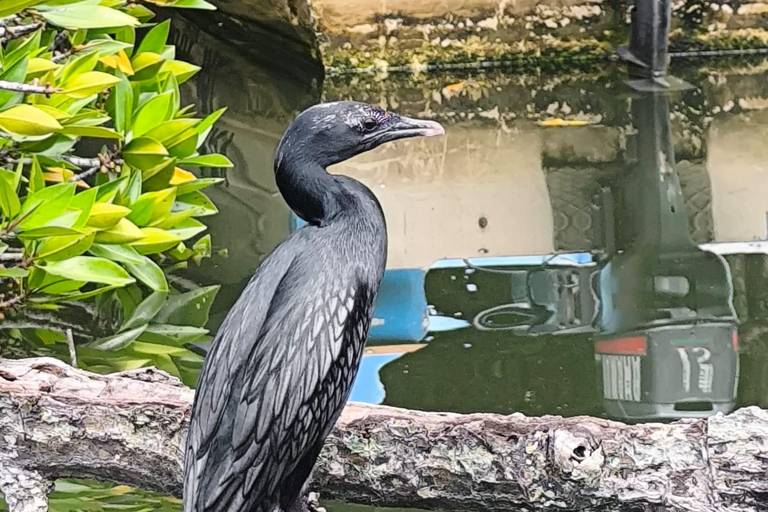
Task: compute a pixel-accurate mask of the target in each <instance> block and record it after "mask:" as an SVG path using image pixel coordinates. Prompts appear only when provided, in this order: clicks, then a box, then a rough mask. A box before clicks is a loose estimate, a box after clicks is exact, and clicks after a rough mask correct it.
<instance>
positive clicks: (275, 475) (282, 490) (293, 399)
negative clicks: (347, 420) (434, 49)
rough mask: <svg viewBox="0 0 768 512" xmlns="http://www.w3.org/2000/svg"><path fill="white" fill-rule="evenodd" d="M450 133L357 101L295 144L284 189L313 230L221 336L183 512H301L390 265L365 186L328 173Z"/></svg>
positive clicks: (313, 122)
mask: <svg viewBox="0 0 768 512" xmlns="http://www.w3.org/2000/svg"><path fill="white" fill-rule="evenodd" d="M442 133H443V128H442V126H440V125H439V124H438V123H435V122H432V121H423V120H416V119H409V118H407V117H403V116H400V115H397V114H395V113H392V112H387V111H384V110H382V109H380V108H378V107H375V106H371V105H367V104H364V103H356V102H337V103H327V104H321V105H316V106H314V107H311V108H309V109H307V110H305V111H304V112H302V113H301V114H300V115H299V116H298V117H297V118H296V120H295V121H294V122H293V124H292V125H291V126H290V127H289V128H288V130H287V131H286V133H285V134H284V135H283V138H282V140H281V141H280V145H279V146H278V148H277V155H276V157H275V178H276V181H277V186H278V188H279V189H280V193H281V194H282V196H283V198H284V199H285V201H286V202H287V203H288V205H289V206H290V207H291V209H293V211H294V212H296V214H297V215H298V216H299V217H301V218H302V219H304V220H305V221H306V222H307V223H308V224H307V225H306V226H305V227H303V228H301V229H299V230H297V231H295V232H294V233H292V234H291V235H290V236H289V237H288V238H287V239H286V240H285V241H284V242H282V243H281V244H280V245H278V246H277V248H275V249H274V251H272V253H270V254H269V255H268V256H267V258H266V259H265V260H264V261H263V262H262V264H261V265H260V267H259V268H258V269H257V271H256V273H255V275H254V276H253V278H252V279H251V280H250V282H249V283H248V285H247V287H246V288H245V290H244V291H243V293H242V295H241V296H240V298H239V299H238V300H237V302H236V303H235V305H234V307H233V308H232V310H231V311H230V312H229V314H228V315H227V318H226V319H225V320H224V323H223V324H222V325H221V328H220V329H219V331H218V333H217V335H216V338H215V339H214V341H213V345H212V347H211V350H210V351H209V352H208V355H207V357H206V360H205V363H204V365H203V369H202V372H201V374H200V378H199V381H198V386H197V393H196V395H195V402H194V405H193V409H192V417H191V421H190V428H189V434H188V441H187V451H186V459H185V468H184V473H185V474H184V512H299V511H304V510H306V509H307V503H306V499H305V497H304V495H305V493H306V489H305V485H306V483H307V482H308V480H309V477H310V473H311V470H312V468H313V466H314V464H315V461H316V460H317V456H318V455H319V453H320V449H321V448H322V446H323V441H324V440H325V438H326V437H327V436H328V434H330V432H331V429H332V428H333V425H334V423H335V422H336V420H337V419H338V417H339V414H340V413H341V410H342V409H343V407H344V404H345V402H346V400H347V398H348V396H349V392H350V388H351V386H352V381H353V380H354V378H355V375H356V374H357V370H358V367H359V364H360V358H361V356H362V351H363V345H364V344H365V340H366V338H367V337H368V328H369V326H370V323H371V317H372V316H373V308H374V304H375V302H376V297H377V294H378V291H379V285H380V283H381V279H382V276H383V274H384V264H385V261H386V253H387V233H386V225H385V221H384V214H383V212H382V210H381V206H380V205H379V202H378V201H377V200H376V197H375V196H374V195H373V193H372V192H371V191H370V190H369V189H368V188H367V187H366V186H365V185H363V184H362V183H360V182H358V181H356V180H354V179H352V178H349V177H346V176H335V175H331V174H328V173H327V172H326V168H327V167H329V166H331V165H333V164H336V163H339V162H342V161H344V160H346V159H348V158H351V157H353V156H355V155H357V154H359V153H362V152H364V151H368V150H370V149H373V148H375V147H377V146H379V145H380V144H383V143H385V142H389V141H393V140H397V139H403V138H406V137H416V136H432V135H440V134H442Z"/></svg>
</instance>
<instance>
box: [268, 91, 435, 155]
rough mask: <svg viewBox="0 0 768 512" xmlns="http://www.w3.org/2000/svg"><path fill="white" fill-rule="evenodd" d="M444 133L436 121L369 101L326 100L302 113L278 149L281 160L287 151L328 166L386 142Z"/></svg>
mask: <svg viewBox="0 0 768 512" xmlns="http://www.w3.org/2000/svg"><path fill="white" fill-rule="evenodd" d="M444 133H445V130H444V129H443V127H442V126H441V125H440V124H439V123H436V122H434V121H427V120H422V119H412V118H409V117H405V116H401V115H399V114H396V113H394V112H389V111H386V110H383V109H381V108H379V107H376V106H373V105H369V104H367V103H359V102H353V101H338V102H333V103H322V104H319V105H315V106H313V107H310V108H308V109H307V110H305V111H304V112H302V113H301V114H300V115H299V116H298V117H297V118H296V120H295V121H294V122H293V124H291V126H290V128H288V131H287V132H286V133H285V135H284V136H283V140H282V141H281V143H280V148H278V159H280V157H281V154H284V153H286V152H290V153H294V154H303V156H304V158H307V159H311V160H314V161H315V163H317V164H319V165H322V166H323V167H327V166H330V165H333V164H337V163H339V162H343V161H344V160H347V159H349V158H352V157H353V156H355V155H358V154H360V153H363V152H365V151H369V150H371V149H373V148H375V147H377V146H380V145H381V144H384V143H385V142H391V141H393V140H398V139H405V138H409V137H432V136H435V135H442V134H444ZM278 165H279V163H278Z"/></svg>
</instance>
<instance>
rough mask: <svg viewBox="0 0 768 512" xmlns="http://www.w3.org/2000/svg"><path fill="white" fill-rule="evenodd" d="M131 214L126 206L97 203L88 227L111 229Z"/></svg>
mask: <svg viewBox="0 0 768 512" xmlns="http://www.w3.org/2000/svg"><path fill="white" fill-rule="evenodd" d="M78 195H82V194H78ZM129 213H131V210H130V208H126V207H125V206H120V205H117V204H111V203H95V204H94V205H93V207H92V208H91V212H90V215H89V216H88V221H87V225H88V226H91V227H94V228H97V229H110V228H112V227H114V226H115V224H117V223H118V222H120V219H122V218H123V217H125V216H126V215H128V214H129Z"/></svg>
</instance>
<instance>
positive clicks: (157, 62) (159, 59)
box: [131, 52, 165, 82]
mask: <svg viewBox="0 0 768 512" xmlns="http://www.w3.org/2000/svg"><path fill="white" fill-rule="evenodd" d="M164 63H165V59H164V58H163V56H162V55H159V54H157V53H154V52H144V53H141V54H139V55H136V56H135V57H134V58H133V59H132V60H131V65H132V66H133V77H131V79H132V81H134V82H140V81H142V80H149V79H150V78H154V77H155V75H157V73H158V71H160V69H161V68H162V67H163V64H164Z"/></svg>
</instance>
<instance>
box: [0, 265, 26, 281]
mask: <svg viewBox="0 0 768 512" xmlns="http://www.w3.org/2000/svg"><path fill="white" fill-rule="evenodd" d="M28 275H29V270H26V269H23V268H15V267H12V268H0V277H10V278H12V279H22V278H24V277H27V276H28Z"/></svg>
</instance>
